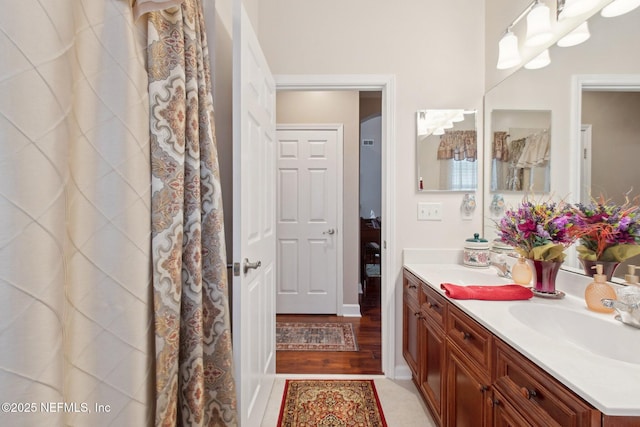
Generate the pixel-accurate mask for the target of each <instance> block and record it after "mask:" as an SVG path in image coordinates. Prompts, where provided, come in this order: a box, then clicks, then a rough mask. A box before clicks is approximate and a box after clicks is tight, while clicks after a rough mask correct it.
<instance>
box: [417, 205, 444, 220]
mask: <svg viewBox="0 0 640 427" xmlns="http://www.w3.org/2000/svg"><path fill="white" fill-rule="evenodd" d="M418 221H442V203H424V202H420V203H418Z"/></svg>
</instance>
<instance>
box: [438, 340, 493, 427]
mask: <svg viewBox="0 0 640 427" xmlns="http://www.w3.org/2000/svg"><path fill="white" fill-rule="evenodd" d="M446 355H447V386H446V411H447V413H446V417H445V418H446V425H447V426H452V427H466V426H468V427H480V426H489V425H490V423H491V418H490V417H491V413H492V411H491V407H490V406H488V405H487V403H486V398H487V395H488V393H487V391H488V373H483V372H481V371H480V369H479V368H478V367H476V365H474V364H473V362H471V360H469V359H468V358H466V357H465V356H464V355H463V354H461V353H460V352H459V350H458V349H457V348H456V347H455V346H453V345H450V344H449V343H447V353H446Z"/></svg>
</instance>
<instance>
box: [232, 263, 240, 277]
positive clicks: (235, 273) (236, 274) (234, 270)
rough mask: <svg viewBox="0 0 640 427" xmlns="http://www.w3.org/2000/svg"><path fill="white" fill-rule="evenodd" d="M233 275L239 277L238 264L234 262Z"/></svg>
mask: <svg viewBox="0 0 640 427" xmlns="http://www.w3.org/2000/svg"><path fill="white" fill-rule="evenodd" d="M233 275H234V276H239V275H240V263H239V262H234V263H233Z"/></svg>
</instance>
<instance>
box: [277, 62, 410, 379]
mask: <svg viewBox="0 0 640 427" xmlns="http://www.w3.org/2000/svg"><path fill="white" fill-rule="evenodd" d="M273 77H274V79H275V82H276V92H277V91H283V90H296V91H304V90H324V91H335V90H357V91H380V92H382V182H381V198H382V200H381V202H382V212H383V220H384V226H383V227H382V230H381V233H382V235H381V243H382V245H381V260H380V261H381V264H382V265H381V267H382V277H381V279H380V294H381V295H380V297H381V307H382V313H381V323H382V326H381V329H382V330H381V333H382V371H383V372H384V375H385V376H386V377H388V378H395V367H396V366H395V356H396V298H395V294H396V289H395V288H396V286H395V277H396V276H397V271H398V269H397V267H396V266H397V263H398V260H397V258H398V251H397V249H396V247H395V207H396V200H395V193H396V192H395V187H396V185H395V176H396V174H395V162H396V156H395V144H394V141H395V97H396V89H395V75H392V74H389V75H379V74H373V75H372V74H348V75H342V74H340V75H332V74H326V75H324V74H323V75H312V74H286V75H285V74H283V75H277V74H274V76H273ZM276 108H277V107H276Z"/></svg>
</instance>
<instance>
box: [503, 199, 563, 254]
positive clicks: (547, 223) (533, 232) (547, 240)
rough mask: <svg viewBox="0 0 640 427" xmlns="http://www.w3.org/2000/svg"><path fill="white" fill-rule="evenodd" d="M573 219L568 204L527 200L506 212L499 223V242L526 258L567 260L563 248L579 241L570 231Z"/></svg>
mask: <svg viewBox="0 0 640 427" xmlns="http://www.w3.org/2000/svg"><path fill="white" fill-rule="evenodd" d="M573 216H574V213H573V210H572V208H571V206H569V205H567V204H565V203H555V202H551V201H546V202H541V203H536V202H533V201H530V200H528V199H526V198H525V199H524V200H523V202H522V203H521V204H520V206H519V207H518V208H517V209H509V210H507V211H505V214H504V216H503V217H502V218H501V220H500V222H499V223H498V224H497V226H498V231H499V235H500V240H501V241H502V242H504V243H506V244H508V245H510V246H513V247H514V248H515V250H516V251H517V252H518V253H519V254H520V255H521V256H523V257H524V258H529V259H532V260H538V261H558V262H559V261H564V258H565V253H564V249H565V248H566V247H567V246H569V245H571V244H572V243H573V242H575V240H576V236H575V234H574V233H572V232H571V228H572V227H573V225H574V223H573Z"/></svg>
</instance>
